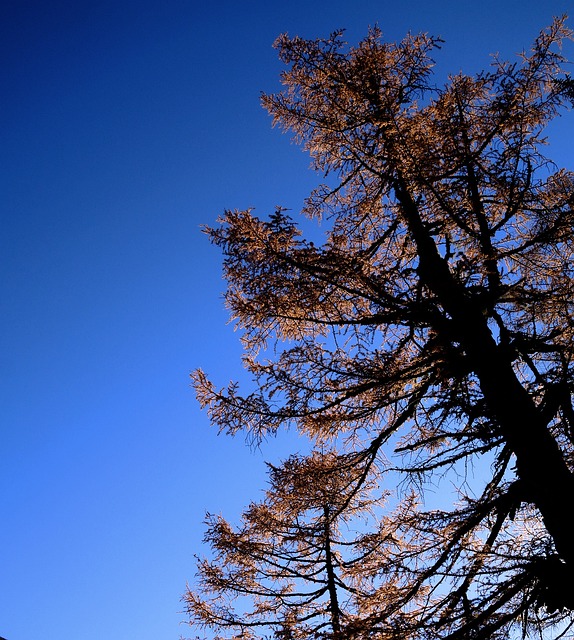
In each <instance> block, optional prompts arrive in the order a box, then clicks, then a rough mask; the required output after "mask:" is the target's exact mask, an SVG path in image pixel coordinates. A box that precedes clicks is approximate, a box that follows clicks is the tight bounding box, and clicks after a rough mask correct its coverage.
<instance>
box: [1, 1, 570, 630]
mask: <svg viewBox="0 0 574 640" xmlns="http://www.w3.org/2000/svg"><path fill="white" fill-rule="evenodd" d="M569 9H572V2H570V1H565V0H546V1H545V2H540V1H535V0H507V1H505V0H481V1H480V2H476V1H472V2H464V1H460V0H459V1H454V0H452V1H447V0H442V1H441V0H438V1H434V2H433V1H432V0H426V1H424V2H423V1H418V0H417V1H413V2H409V1H404V2H397V3H391V2H387V1H385V0H378V1H374V0H373V1H371V0H354V1H351V0H348V1H343V0H328V1H326V0H325V1H323V0H321V1H314V0H304V1H303V0H289V1H288V0H285V2H283V3H280V2H275V1H274V0H268V1H267V2H264V1H262V0H251V1H247V0H244V1H243V2H241V1H239V0H235V1H233V2H232V1H230V0H220V1H219V2H218V1H211V2H209V1H205V0H203V1H198V0H195V1H194V0H187V1H185V0H157V1H153V2H152V1H149V0H138V1H137V2H136V1H134V2H132V1H127V0H91V1H90V2H87V1H84V0H69V1H57V0H44V1H42V2H41V1H37V2H29V1H27V0H0V58H1V59H0V94H1V99H0V114H1V119H0V128H1V134H0V135H1V138H0V139H1V146H0V161H1V169H0V194H1V201H0V207H1V208H0V216H1V217H0V219H1V233H0V289H1V290H0V377H1V378H0V379H1V384H0V451H1V456H2V458H1V464H0V486H1V491H0V514H1V521H0V636H4V637H6V638H7V639H8V640H40V639H41V640H101V639H102V638H105V639H106V640H129V639H132V638H133V639H137V640H177V638H178V637H179V636H180V635H183V636H185V635H191V631H190V630H189V629H188V628H187V627H186V626H184V625H182V624H181V622H182V621H183V620H184V617H183V615H182V614H181V613H180V612H181V610H182V604H181V602H180V596H181V594H182V593H183V591H184V590H185V585H186V581H187V580H192V579H193V574H194V554H196V553H201V538H202V535H203V526H202V519H203V516H204V512H205V511H206V510H210V511H212V512H219V511H222V512H223V513H224V514H225V515H226V516H229V517H230V518H232V519H233V518H234V517H236V516H237V514H239V513H240V511H241V509H242V507H243V506H245V505H246V504H247V503H248V502H249V501H250V500H251V499H258V498H259V496H260V494H259V491H260V489H261V488H262V487H263V486H264V482H265V475H264V465H263V460H265V459H275V458H276V457H277V456H284V455H286V454H287V453H288V452H289V451H292V450H293V449H294V448H297V446H298V445H299V444H300V443H299V442H298V441H297V438H296V437H295V436H294V435H287V436H284V437H283V436H282V437H280V438H278V439H277V440H276V441H272V442H270V443H268V444H266V445H265V446H264V447H263V448H262V449H261V451H251V450H250V449H249V448H248V447H247V446H246V445H245V443H244V442H243V440H242V439H241V438H235V439H229V438H226V437H224V436H219V437H218V436H217V434H216V432H215V430H214V429H213V428H210V427H209V424H208V420H207V418H206V416H205V415H204V414H203V413H201V412H200V411H199V409H198V407H197V405H196V402H195V399H194V395H193V392H192V390H191V389H190V387H189V378H188V376H189V372H190V371H191V370H192V369H194V368H195V367H198V366H201V367H202V368H203V369H205V370H206V371H207V372H208V373H209V374H210V375H211V376H212V378H213V379H214V380H215V381H216V382H217V383H219V384H221V385H223V384H225V383H226V382H227V381H228V380H229V379H231V378H234V379H238V378H241V371H240V361H239V357H240V348H239V345H238V336H237V334H234V333H233V330H232V327H231V326H229V325H226V321H227V315H226V312H225V310H224V309H223V305H222V301H221V293H222V291H223V281H222V280H221V268H220V265H221V256H220V255H219V252H218V251H217V250H216V249H215V248H213V247H211V246H210V245H209V243H208V241H207V240H206V238H205V237H204V236H203V235H202V234H201V232H200V225H201V224H206V223H207V224H213V223H214V221H215V219H216V217H217V215H218V214H220V213H221V212H222V211H223V209H224V208H247V207H251V206H254V207H256V209H257V211H258V212H259V213H260V214H261V215H264V214H265V213H267V212H270V211H271V210H272V209H273V207H274V206H275V205H278V204H280V205H282V206H285V207H288V208H291V209H293V210H294V211H297V210H298V209H300V207H301V204H302V200H303V198H304V197H305V195H306V194H307V193H308V192H309V190H310V189H311V188H312V187H313V186H314V185H315V184H316V183H317V181H318V177H317V176H315V175H314V174H313V173H312V172H310V171H309V170H308V164H309V161H308V158H307V157H306V156H305V155H304V154H303V153H301V151H300V150H299V149H297V148H296V147H295V146H294V145H292V144H290V142H289V139H288V137H286V136H285V135H282V134H281V133H280V132H279V131H277V130H275V131H274V130H272V129H271V126H270V119H269V117H268V116H267V114H266V113H265V112H264V111H263V110H262V109H261V108H260V106H259V94H260V92H261V91H274V90H276V89H277V88H278V86H279V85H278V74H279V71H280V70H281V66H280V63H279V62H278V60H277V56H276V52H274V51H273V49H272V48H271V44H272V42H273V40H274V39H275V37H276V36H277V35H278V34H279V33H281V32H284V31H288V32H289V33H291V34H298V35H301V36H305V37H315V36H327V35H328V34H329V33H330V32H331V31H333V30H335V29H337V28H340V27H346V28H347V38H348V40H349V41H351V42H356V41H357V40H358V39H359V38H360V37H362V36H363V35H364V34H365V33H366V30H367V27H368V26H369V25H373V24H375V23H378V24H379V26H380V27H381V28H382V29H383V31H384V34H385V37H387V38H388V39H390V40H394V39H398V38H401V37H402V36H403V35H404V34H405V33H406V32H407V31H409V30H411V31H415V32H417V31H428V32H430V33H433V34H435V35H441V36H442V37H443V38H444V39H445V41H446V42H445V44H444V46H443V49H442V51H441V52H438V53H437V62H438V66H437V69H438V73H440V74H445V73H448V72H457V71H459V70H460V69H462V70H464V71H467V72H474V71H477V70H479V69H481V68H484V67H485V66H487V65H488V64H489V57H488V54H489V53H491V52H494V51H500V52H501V53H502V54H503V55H504V56H505V57H510V56H512V55H513V54H514V53H516V52H518V51H519V50H521V49H522V48H523V47H528V46H529V44H530V43H531V42H532V40H533V39H534V37H535V36H536V34H537V33H538V31H539V29H540V28H542V27H543V26H545V25H547V24H548V23H549V22H550V20H551V17H552V15H557V14H563V13H567V12H568V11H569ZM573 13H574V12H573ZM573 19H574V18H573ZM568 52H569V53H570V57H571V58H572V57H574V55H573V54H574V51H573V47H572V46H571V45H569V46H568ZM572 132H573V120H572V118H571V117H570V118H564V119H562V120H561V122H560V123H559V125H558V126H557V127H555V128H554V130H553V133H554V135H553V137H552V138H551V144H552V153H551V155H552V156H553V157H554V158H555V159H557V160H558V161H559V162H560V163H561V164H566V165H568V164H569V165H570V167H571V166H572V162H571V160H572V158H571V152H570V148H569V147H570V141H571V140H572V135H571V134H572Z"/></svg>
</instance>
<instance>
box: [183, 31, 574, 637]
mask: <svg viewBox="0 0 574 640" xmlns="http://www.w3.org/2000/svg"><path fill="white" fill-rule="evenodd" d="M571 38H572V33H571V31H570V30H569V29H567V28H566V26H565V21H564V19H556V20H555V21H554V22H553V24H552V25H551V26H550V27H549V28H548V29H546V30H544V31H542V32H541V34H540V35H539V37H538V38H537V39H536V41H535V42H534V44H533V46H532V48H531V50H530V51H529V52H528V53H524V54H522V55H521V56H520V58H519V59H518V60H517V62H515V63H509V62H505V61H503V60H500V59H497V58H495V59H494V63H493V66H492V68H491V69H490V70H489V71H486V72H483V73H480V74H478V75H476V76H468V75H464V74H458V75H454V76H451V77H449V78H448V81H447V82H446V84H445V85H444V86H443V87H437V86H435V85H434V84H433V83H432V75H431V70H432V66H433V60H432V55H433V54H434V50H435V49H436V48H437V47H438V45H439V42H440V41H438V40H437V39H434V38H432V37H429V36H427V35H418V36H412V35H409V36H407V37H406V38H405V39H404V40H403V41H401V42H400V43H394V44H392V43H386V42H384V41H383V40H382V36H381V33H380V32H379V31H378V30H377V29H372V30H371V31H370V32H369V33H368V35H367V37H366V38H365V39H364V40H363V41H362V42H360V43H359V45H358V46H356V47H348V46H347V45H346V43H345V42H344V41H343V39H342V33H335V34H333V35H332V36H331V37H330V38H328V39H325V40H304V39H301V38H297V37H294V38H290V37H288V36H281V37H280V38H279V39H278V40H277V43H276V44H277V48H278V50H279V54H280V57H281V59H282V60H283V62H285V63H286V65H287V70H286V71H285V72H284V73H283V83H284V85H285V89H284V91H283V92H281V93H279V94H276V95H267V96H264V98H263V103H264V105H265V107H266V108H267V109H268V110H269V112H270V113H271V114H272V116H273V118H274V121H275V123H277V124H279V125H281V126H282V127H283V128H285V129H286V130H288V131H291V132H292V133H293V134H294V138H295V140H296V141H297V142H298V143H300V144H301V145H303V147H304V148H305V149H306V150H307V151H308V152H309V153H310V155H311V158H312V161H313V164H314V167H315V169H317V170H319V171H320V172H323V173H324V174H325V176H327V178H326V182H327V184H326V185H323V186H321V187H319V188H317V189H316V190H315V191H314V192H313V193H312V194H311V195H310V197H309V198H308V200H307V202H306V205H305V207H304V210H303V213H304V214H305V215H307V216H308V217H309V218H310V219H312V220H316V221H317V222H318V224H319V223H320V225H321V226H320V228H321V230H322V232H324V241H321V242H320V243H317V244H315V243H314V242H311V241H309V240H306V239H305V238H304V236H303V234H302V232H301V230H300V229H299V228H298V226H297V224H296V223H295V222H294V221H293V220H292V219H291V218H290V217H289V216H288V215H287V214H286V212H285V210H282V209H278V210H276V211H275V212H274V213H273V214H272V215H270V216H269V217H268V218H267V219H262V218H258V217H256V216H255V215H254V214H253V212H252V211H228V212H227V213H226V214H225V216H224V217H223V219H222V220H221V225H220V226H219V227H217V228H210V229H208V230H207V232H208V233H209V235H210V237H211V240H212V241H213V243H214V244H216V245H217V246H218V247H220V248H221V249H222V251H223V253H224V268H225V275H226V278H227V284H228V288H227V292H226V302H227V305H228V307H229V309H230V310H231V313H232V316H233V317H234V318H235V319H236V321H237V324H238V326H239V327H240V329H241V330H242V332H243V333H242V340H243V343H244V347H245V358H244V366H245V368H246V369H247V371H248V372H249V373H250V374H251V375H252V377H253V380H254V383H255V385H254V390H253V391H251V392H250V393H248V394H242V393H241V392H240V389H239V388H238V386H237V385H236V384H231V385H230V386H229V387H228V388H226V389H218V388H217V387H215V386H214V385H213V383H212V382H211V381H210V380H209V379H208V378H207V377H206V375H205V374H204V373H203V372H201V371H197V372H196V373H195V374H194V379H195V386H196V390H197V395H198V398H199V400H200V402H201V404H202V405H203V406H206V407H207V408H208V411H209V413H210V416H211V419H212V421H213V422H214V423H215V424H216V425H218V426H219V428H220V429H221V430H222V431H224V432H227V433H232V434H233V433H238V432H242V431H244V432H246V433H247V434H249V435H250V436H251V437H253V438H256V439H257V438H262V437H264V436H265V435H267V434H272V433H274V432H276V431H277V430H278V429H279V428H281V427H283V426H291V427H294V428H296V429H298V430H299V431H300V432H301V433H303V434H306V435H307V436H308V438H309V440H310V442H311V443H314V445H315V447H316V450H317V451H320V450H321V449H322V448H323V447H325V446H330V447H333V448H336V449H337V451H338V452H339V453H338V455H337V456H336V457H334V458H333V459H332V461H331V462H332V464H336V463H337V461H343V460H344V461H345V463H344V464H345V465H347V466H348V465H349V464H352V465H355V468H356V470H357V472H356V473H355V474H351V476H350V477H351V478H352V483H351V484H353V487H354V488H353V489H352V491H351V493H350V494H349V495H355V494H356V495H359V494H360V493H361V491H364V490H366V488H371V489H369V490H372V485H373V482H374V481H373V478H374V477H375V476H374V475H373V474H378V473H382V477H378V476H376V477H377V480H376V482H375V484H380V485H381V486H391V485H393V484H394V485H397V486H398V487H400V488H401V490H399V491H397V494H396V496H395V498H394V499H393V500H394V502H393V501H391V502H393V504H392V505H390V506H389V507H388V509H389V512H388V513H387V514H385V515H380V517H379V520H378V525H377V527H375V528H374V529H373V530H372V531H371V533H372V534H373V535H375V534H376V539H377V543H376V550H375V549H374V550H373V554H372V555H369V561H367V560H365V562H364V565H363V567H362V569H363V571H364V575H363V576H361V575H360V574H361V563H356V564H355V569H354V570H355V572H356V574H355V578H354V579H355V580H357V581H359V582H360V581H361V580H369V581H371V587H372V591H371V595H372V600H371V605H372V606H371V605H368V599H363V600H362V601H359V600H357V602H356V603H355V604H354V605H353V607H355V608H354V609H353V607H351V609H350V610H349V611H348V612H347V611H345V610H343V609H342V610H341V613H342V615H341V616H340V621H339V627H338V628H335V627H333V625H331V627H325V628H324V629H322V630H319V631H317V633H316V634H315V636H313V635H308V636H307V637H337V634H339V637H345V638H367V637H368V638H377V639H381V640H382V639H383V638H384V639H387V638H389V639H390V638H401V639H402V638H407V637H410V638H429V639H430V638H451V639H453V640H455V639H459V638H460V639H461V640H462V639H463V638H464V639H466V638H501V639H502V638H508V637H514V636H515V635H516V634H518V635H519V634H520V633H522V634H523V635H525V636H527V635H529V634H530V633H531V631H533V630H536V631H537V632H538V633H541V634H543V635H545V634H548V637H558V635H559V634H561V633H568V631H567V630H568V629H569V626H570V624H571V622H572V620H573V617H572V612H573V611H574V581H573V577H574V524H573V523H574V519H573V517H572V513H573V512H574V475H573V471H574V460H573V454H574V409H573V406H572V392H573V389H574V363H573V358H574V335H573V334H574V254H573V252H574V248H573V247H574V209H573V205H574V174H572V173H571V172H569V171H567V170H564V169H560V168H557V167H556V166H555V165H554V164H553V163H552V162H551V161H550V160H549V159H548V158H546V157H545V155H544V150H545V147H544V144H545V137H544V136H545V130H546V127H547V126H548V125H549V124H550V123H551V122H552V120H553V119H554V118H555V117H557V116H558V115H559V114H560V113H561V111H562V110H564V109H566V108H567V107H569V106H570V104H571V102H572V98H573V97H574V83H573V82H572V81H571V80H570V77H569V75H568V73H567V72H566V71H565V65H566V61H565V59H564V57H563V55H562V53H561V45H562V44H563V42H564V41H565V40H569V39H571ZM315 242H317V241H316V239H315ZM318 245H319V246H318ZM473 469H475V472H474V473H473ZM381 470H382V471H381ZM316 481H317V482H320V478H319V477H318V478H317V480H316ZM449 486H454V487H455V488H456V492H454V493H453V492H450V491H449V492H448V493H447V492H446V489H445V487H449ZM432 490H434V491H438V492H441V499H440V500H435V502H436V504H435V505H433V504H429V502H431V503H432V500H430V498H429V496H431V495H432ZM271 493H272V494H273V493H276V494H277V499H280V500H283V501H287V502H288V500H289V496H288V495H287V494H284V493H283V492H282V489H281V488H280V487H279V486H278V485H276V484H274V483H272V486H271ZM289 495H291V498H292V499H293V500H294V501H296V500H297V496H296V493H295V492H292V493H291V494H289ZM451 498H452V499H451ZM351 502H352V501H350V502H348V505H349V506H350V504H351ZM294 505H295V503H294ZM348 505H347V503H345V502H343V503H342V504H340V505H339V507H338V509H339V512H340V514H339V516H338V517H344V512H345V509H346V508H347V506H348ZM293 509H294V511H293V514H295V512H296V509H297V507H296V506H294V507H293ZM248 513H249V512H248ZM377 513H379V512H378V511H377ZM294 517H295V516H294ZM319 521H320V518H319V520H318V521H317V522H319ZM296 522H297V520H294V521H293V522H292V523H291V524H292V526H295V524H296ZM287 524H288V523H287V522H283V523H282V524H281V526H287ZM217 526H218V525H217V524H216V523H214V522H212V523H211V527H210V532H211V533H210V534H209V535H208V539H209V541H210V542H215V543H216V548H219V547H217V545H218V544H220V541H218V540H217V536H218V534H217ZM246 526H247V525H246ZM254 526H255V524H251V525H249V526H247V528H246V529H245V530H242V531H241V532H240V533H236V534H233V535H236V536H240V537H241V536H243V537H241V539H242V540H244V541H245V544H252V543H253V544H256V539H255V538H253V539H252V536H256V533H255V530H254V529H253V527H254ZM250 527H251V528H250ZM227 531H228V530H227V529H226V530H225V532H224V531H223V530H222V532H221V536H224V535H225V536H231V535H232V534H231V533H227ZM366 533H367V532H366ZM269 535H271V532H269ZM276 535H280V533H279V532H276ZM270 539H272V538H270ZM238 540H239V538H238ZM257 544H258V543H257ZM323 544H324V543H323ZM319 546H320V545H319ZM265 548H266V547H265V546H262V547H261V549H262V553H261V556H258V557H256V558H253V559H252V563H253V564H252V566H251V568H250V569H249V570H250V571H254V572H256V573H257V572H258V571H266V569H265V567H266V566H267V564H266V563H269V562H273V560H272V558H273V552H274V551H275V550H276V549H278V548H279V547H276V546H274V543H269V545H268V547H267V549H268V551H267V552H265ZM323 551H324V549H323ZM323 558H324V555H323ZM371 558H376V559H375V560H372V561H371ZM342 562H343V561H342ZM216 564H217V561H216ZM323 568H324V567H323ZM200 573H201V571H200ZM257 575H258V574H257ZM268 577H272V574H269V575H268ZM301 577H302V576H301ZM250 579H254V580H255V581H257V580H258V578H250ZM341 580H342V581H344V578H342V577H341ZM266 584H267V586H266V587H265V588H266V589H269V591H268V592H266V593H267V595H268V596H269V598H271V600H270V601H273V602H275V601H274V600H273V598H278V599H279V600H281V599H282V598H283V596H282V591H281V589H282V588H283V587H282V586H281V580H278V582H277V584H276V591H274V587H273V580H272V579H271V581H270V582H268V583H266ZM321 584H324V583H321ZM345 584H346V583H345ZM349 584H350V583H349ZM208 586H209V588H211V589H214V590H215V592H217V589H218V587H217V583H214V582H210V583H209V585H208ZM225 589H226V583H222V584H221V591H222V592H223V591H225ZM192 593H194V596H193V598H195V599H192V595H191V594H192ZM382 593H384V597H381V594H382ZM260 595H261V594H259V593H258V594H257V597H259V596H260ZM187 597H188V602H190V603H191V604H190V607H191V608H192V609H194V608H195V609H194V610H197V607H199V606H200V604H199V603H200V602H201V601H202V597H204V598H207V597H208V596H207V595H205V594H204V596H202V591H201V587H199V588H198V590H195V591H194V590H193V589H192V590H191V591H190V592H189V594H188V596H187ZM325 597H326V596H325ZM205 602H207V600H205ZM269 606H271V605H269ZM270 610H271V609H266V610H265V613H267V612H268V611H270ZM206 611H208V610H207V609H206ZM345 615H347V616H348V618H345ZM352 619H355V620H357V619H360V621H361V623H360V624H357V625H354V626H353V624H352ZM192 621H193V619H192ZM203 622H204V623H205V622H207V623H211V624H212V625H213V629H215V630H221V625H220V620H219V619H218V618H217V614H216V613H214V616H213V617H212V618H211V620H210V619H209V613H206V617H205V618H204V619H203ZM347 622H348V626H345V625H347ZM296 627H297V625H296V624H295V626H294V629H295V628H296ZM301 628H302V627H301ZM239 629H240V630H241V628H239ZM293 632H294V631H293ZM238 633H239V632H238ZM302 633H303V635H301V634H300V635H299V636H298V635H296V634H295V635H293V637H305V632H302ZM278 634H279V632H278ZM321 634H322V635H321ZM218 637H219V636H218ZM234 637H235V636H234ZM257 637H259V636H257ZM261 637H263V636H261ZM276 637H281V635H280V634H279V635H276Z"/></svg>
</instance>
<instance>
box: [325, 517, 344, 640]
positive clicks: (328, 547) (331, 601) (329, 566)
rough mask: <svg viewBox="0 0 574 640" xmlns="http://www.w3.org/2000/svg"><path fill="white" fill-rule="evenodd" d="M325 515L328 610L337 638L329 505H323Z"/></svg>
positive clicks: (338, 613)
mask: <svg viewBox="0 0 574 640" xmlns="http://www.w3.org/2000/svg"><path fill="white" fill-rule="evenodd" d="M323 514H324V516H325V567H326V571H327V588H328V590H329V611H330V612H331V626H332V627H333V637H334V638H336V639H337V640H338V639H339V638H340V637H341V620H340V615H341V614H340V609H339V599H338V595H337V584H336V577H335V567H334V564H333V552H332V549H331V516H330V513H329V506H328V505H325V506H324V507H323Z"/></svg>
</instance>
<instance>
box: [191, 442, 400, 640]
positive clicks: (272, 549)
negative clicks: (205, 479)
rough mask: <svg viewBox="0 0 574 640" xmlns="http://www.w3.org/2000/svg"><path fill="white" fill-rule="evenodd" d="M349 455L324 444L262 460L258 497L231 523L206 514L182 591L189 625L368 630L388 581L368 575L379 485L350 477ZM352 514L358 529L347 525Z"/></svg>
mask: <svg viewBox="0 0 574 640" xmlns="http://www.w3.org/2000/svg"><path fill="white" fill-rule="evenodd" d="M356 462H357V461H356V460H355V459H354V458H353V457H348V456H341V455H338V454H337V453H335V452H332V451H329V452H327V453H325V452H314V453H312V454H311V455H309V456H308V457H302V456H291V457H290V458H289V459H288V460H286V461H285V462H284V463H283V464H282V465H281V466H279V467H274V466H272V465H269V477H270V487H269V489H268V490H267V491H266V496H265V500H264V501H263V502H261V503H254V504H251V505H250V506H249V508H248V509H247V510H246V512H245V513H244V514H243V518H242V526H241V527H240V528H239V529H238V530H233V528H232V527H231V525H230V524H229V523H228V522H227V521H226V520H225V519H224V518H223V517H221V516H213V515H208V517H207V525H208V528H207V533H206V536H205V542H207V543H208V544H209V545H210V547H211V549H212V551H213V558H212V559H211V560H208V559H202V560H200V561H199V562H198V576H199V578H200V591H199V592H193V591H191V590H189V591H188V593H187V596H186V601H187V611H188V613H189V615H190V616H191V617H192V619H193V620H194V621H195V622H196V624H197V625H198V626H208V627H209V626H211V627H214V626H216V627H217V628H219V629H221V630H228V629H232V630H235V631H236V632H238V633H239V632H240V633H241V635H242V637H244V638H249V637H261V635H260V634H261V633H263V632H269V631H272V632H273V633H274V635H275V637H276V638H282V639H285V640H286V639H295V638H312V637H321V636H328V637H334V638H346V637H349V633H350V632H352V633H357V632H358V630H359V629H364V628H368V629H369V631H370V630H371V624H370V617H369V615H370V614H371V615H372V613H373V611H374V607H375V604H376V603H379V602H381V601H382V598H383V596H384V594H385V593H387V592H388V590H389V588H391V587H390V585H389V584H385V585H384V586H381V585H380V584H378V581H377V580H376V579H375V580H373V576H377V575H378V573H379V572H380V571H381V568H382V565H383V564H384V563H385V560H384V558H383V556H382V555H381V554H379V553H378V549H379V547H381V546H382V545H383V544H385V536H388V535H389V534H388V532H387V531H385V529H384V528H383V527H381V526H380V522H379V521H378V520H377V519H376V518H375V514H376V513H377V514H380V513H381V509H382V507H383V505H384V502H385V499H386V497H387V492H383V491H379V490H378V489H377V487H376V483H375V479H376V478H375V477H373V475H375V476H376V474H372V475H371V478H370V479H369V481H368V482H367V483H364V482H362V481H360V475H361V474H362V473H363V472H364V469H363V468H362V466H361V465H360V464H356ZM376 494H378V495H376ZM359 519H360V520H361V522H362V524H363V526H362V529H363V531H362V532H360V531H356V530H354V528H353V524H356V522H357V520H359ZM369 522H370V524H372V525H373V526H374V529H375V530H374V531H372V530H370V528H369V527H367V526H366V525H367V523H369ZM395 588H396V587H395ZM208 594H209V595H208ZM246 599H247V602H245V600H246ZM376 609H377V610H378V607H376ZM255 633H257V634H258V635H253V634H255Z"/></svg>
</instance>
